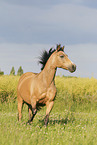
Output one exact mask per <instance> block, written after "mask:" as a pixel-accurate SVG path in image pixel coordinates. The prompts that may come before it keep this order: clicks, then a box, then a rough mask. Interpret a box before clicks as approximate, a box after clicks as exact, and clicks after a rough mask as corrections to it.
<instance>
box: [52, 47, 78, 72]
mask: <svg viewBox="0 0 97 145" xmlns="http://www.w3.org/2000/svg"><path fill="white" fill-rule="evenodd" d="M53 62H54V65H55V66H56V67H58V68H63V69H65V70H69V71H70V72H71V73H72V72H75V70H76V65H75V64H74V63H73V62H72V61H71V60H70V59H69V58H68V56H67V55H66V54H65V53H64V46H63V47H60V45H58V46H57V49H56V51H55V52H54V54H53Z"/></svg>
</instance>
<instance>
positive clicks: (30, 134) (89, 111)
mask: <svg viewBox="0 0 97 145" xmlns="http://www.w3.org/2000/svg"><path fill="white" fill-rule="evenodd" d="M18 80H19V77H18V76H0V145H30V144H33V145H40V144H41V145H43V144H45V145H96V144H97V131H96V129H97V79H95V78H90V79H89V78H76V77H64V76H63V77H60V76H57V77H56V79H55V84H56V87H57V95H56V99H55V103H54V107H53V109H52V112H51V114H50V118H49V124H48V126H47V127H45V126H44V117H45V111H46V107H44V108H42V109H41V110H40V111H38V113H37V115H36V116H35V118H34V120H33V123H32V124H31V125H27V124H26V122H27V120H28V109H27V106H26V105H24V107H23V112H22V113H23V118H22V121H21V122H18V120H17V115H18V111H17V100H16V98H17V94H16V91H17V84H18Z"/></svg>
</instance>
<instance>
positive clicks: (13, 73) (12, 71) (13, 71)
mask: <svg viewBox="0 0 97 145" xmlns="http://www.w3.org/2000/svg"><path fill="white" fill-rule="evenodd" d="M10 75H15V69H14V66H13V67H12V69H11V71H10Z"/></svg>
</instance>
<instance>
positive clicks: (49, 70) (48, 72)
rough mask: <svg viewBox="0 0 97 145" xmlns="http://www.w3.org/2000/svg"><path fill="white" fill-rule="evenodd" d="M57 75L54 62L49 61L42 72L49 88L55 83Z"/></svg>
mask: <svg viewBox="0 0 97 145" xmlns="http://www.w3.org/2000/svg"><path fill="white" fill-rule="evenodd" d="M55 74H56V68H55V67H53V64H52V61H51V60H48V62H47V64H46V66H45V68H44V69H43V71H42V72H41V75H42V77H43V81H44V83H45V85H46V86H47V87H49V86H50V84H51V83H52V82H53V81H54V79H55Z"/></svg>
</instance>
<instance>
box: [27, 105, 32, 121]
mask: <svg viewBox="0 0 97 145" xmlns="http://www.w3.org/2000/svg"><path fill="white" fill-rule="evenodd" d="M28 112H29V120H31V118H32V106H31V105H28Z"/></svg>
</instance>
